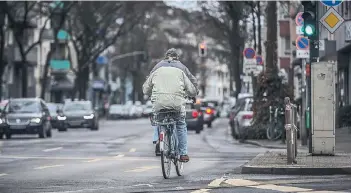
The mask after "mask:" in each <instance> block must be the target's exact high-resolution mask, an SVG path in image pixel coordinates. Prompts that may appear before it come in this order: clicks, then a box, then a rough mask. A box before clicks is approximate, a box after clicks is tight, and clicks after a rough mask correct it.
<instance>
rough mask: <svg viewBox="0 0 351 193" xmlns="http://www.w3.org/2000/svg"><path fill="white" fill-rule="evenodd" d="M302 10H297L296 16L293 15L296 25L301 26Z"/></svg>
mask: <svg viewBox="0 0 351 193" xmlns="http://www.w3.org/2000/svg"><path fill="white" fill-rule="evenodd" d="M302 14H303V12H299V13H298V14H297V15H296V17H295V23H296V25H297V26H302V25H303V18H302Z"/></svg>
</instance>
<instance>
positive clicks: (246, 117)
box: [242, 115, 253, 119]
mask: <svg viewBox="0 0 351 193" xmlns="http://www.w3.org/2000/svg"><path fill="white" fill-rule="evenodd" d="M252 117H253V115H243V116H242V119H252Z"/></svg>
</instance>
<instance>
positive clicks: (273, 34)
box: [266, 1, 278, 73]
mask: <svg viewBox="0 0 351 193" xmlns="http://www.w3.org/2000/svg"><path fill="white" fill-rule="evenodd" d="M266 15H267V42H266V62H267V64H266V67H267V70H268V69H270V70H271V71H273V73H276V72H277V70H278V69H277V2H275V1H268V2H267V8H266Z"/></svg>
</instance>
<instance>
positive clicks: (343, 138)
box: [243, 127, 351, 153]
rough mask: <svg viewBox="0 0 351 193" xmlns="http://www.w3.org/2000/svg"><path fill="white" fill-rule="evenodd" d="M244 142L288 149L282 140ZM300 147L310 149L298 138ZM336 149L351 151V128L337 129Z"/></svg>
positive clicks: (343, 151) (342, 151)
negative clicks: (302, 144)
mask: <svg viewBox="0 0 351 193" xmlns="http://www.w3.org/2000/svg"><path fill="white" fill-rule="evenodd" d="M243 143H247V144H251V145H256V146H259V147H265V148H271V149H286V144H283V143H282V142H281V141H280V140H278V141H270V140H267V139H258V140H245V141H244V142H243ZM298 149H308V146H301V140H299V139H298ZM335 150H336V152H338V153H351V128H348V127H344V128H338V129H335Z"/></svg>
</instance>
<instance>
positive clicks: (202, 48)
mask: <svg viewBox="0 0 351 193" xmlns="http://www.w3.org/2000/svg"><path fill="white" fill-rule="evenodd" d="M199 55H200V57H205V56H206V55H207V48H206V45H205V43H201V44H199Z"/></svg>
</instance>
